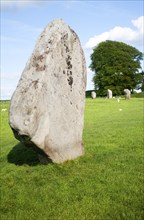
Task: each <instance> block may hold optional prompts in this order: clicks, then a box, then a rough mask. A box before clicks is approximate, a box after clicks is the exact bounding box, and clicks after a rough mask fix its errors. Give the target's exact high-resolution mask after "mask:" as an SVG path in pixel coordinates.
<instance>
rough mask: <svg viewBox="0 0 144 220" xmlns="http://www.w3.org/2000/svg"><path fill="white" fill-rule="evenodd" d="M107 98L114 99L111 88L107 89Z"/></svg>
mask: <svg viewBox="0 0 144 220" xmlns="http://www.w3.org/2000/svg"><path fill="white" fill-rule="evenodd" d="M107 98H108V99H112V91H111V90H110V89H108V90H107Z"/></svg>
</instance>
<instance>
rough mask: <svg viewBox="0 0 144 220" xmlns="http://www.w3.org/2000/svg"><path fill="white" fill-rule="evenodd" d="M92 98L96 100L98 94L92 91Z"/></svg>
mask: <svg viewBox="0 0 144 220" xmlns="http://www.w3.org/2000/svg"><path fill="white" fill-rule="evenodd" d="M91 97H92V99H96V92H94V91H92V92H91Z"/></svg>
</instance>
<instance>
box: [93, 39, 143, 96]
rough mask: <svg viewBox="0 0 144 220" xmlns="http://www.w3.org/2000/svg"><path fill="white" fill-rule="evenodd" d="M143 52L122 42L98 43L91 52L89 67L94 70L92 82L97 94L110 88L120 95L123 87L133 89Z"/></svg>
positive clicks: (138, 77) (103, 92)
mask: <svg viewBox="0 0 144 220" xmlns="http://www.w3.org/2000/svg"><path fill="white" fill-rule="evenodd" d="M142 59H143V54H142V53H141V52H140V51H138V50H137V49H136V48H134V47H132V46H129V45H127V44H125V43H122V42H117V41H110V40H107V41H105V42H102V43H100V44H99V45H98V46H97V47H95V48H94V49H93V53H92V54H91V64H90V68H91V70H92V71H94V72H95V74H94V77H93V82H94V85H95V90H97V93H98V94H99V95H105V94H106V92H107V89H111V90H112V91H113V94H114V95H120V94H122V93H123V90H124V89H134V88H135V87H136V85H137V84H139V83H140V82H139V81H140V78H141V77H140V76H139V74H140V70H141V64H140V61H141V60H142Z"/></svg>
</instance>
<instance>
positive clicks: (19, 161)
mask: <svg viewBox="0 0 144 220" xmlns="http://www.w3.org/2000/svg"><path fill="white" fill-rule="evenodd" d="M7 160H8V162H9V163H13V164H15V165H19V166H21V165H24V164H27V165H29V166H36V165H38V164H39V165H40V164H48V163H51V162H52V161H51V160H50V159H49V158H47V157H46V155H43V154H39V153H38V152H36V151H35V149H33V148H32V147H25V146H24V145H23V144H21V143H18V144H17V145H15V146H14V147H13V148H12V150H11V151H10V152H9V154H8V155H7Z"/></svg>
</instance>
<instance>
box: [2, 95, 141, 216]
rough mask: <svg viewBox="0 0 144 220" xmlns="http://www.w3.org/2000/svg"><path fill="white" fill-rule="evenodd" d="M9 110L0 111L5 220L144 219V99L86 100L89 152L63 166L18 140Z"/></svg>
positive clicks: (85, 140)
mask: <svg viewBox="0 0 144 220" xmlns="http://www.w3.org/2000/svg"><path fill="white" fill-rule="evenodd" d="M6 108H8V104H6ZM120 108H121V109H122V111H119V109H120ZM7 114H8V112H2V113H1V116H2V117H1V137H2V140H1V219H2V220H3V219H6V220H7V219H8V220H14V219H17V220H22V219H24V220H27V219H28V220H29V219H32V220H33V219H44V220H59V219H60V220H63V219H64V220H71V219H72V220H83V219H95V220H100V219H102V220H106V219H112V220H113V219H116V220H117V219H118V220H123V219H124V220H135V219H137V220H142V219H143V217H144V216H143V207H144V202H143V201H144V194H143V189H144V188H143V183H144V182H143V168H144V163H143V158H144V151H143V99H141V98H140V99H134V98H133V99H131V100H130V101H126V100H121V101H120V102H119V103H118V102H117V100H114V99H113V100H106V99H101V98H99V99H96V100H92V99H86V108H85V127H84V133H83V140H84V145H85V155H84V156H83V157H80V158H78V159H76V160H73V161H68V162H65V163H63V164H60V165H58V164H48V165H41V164H40V163H39V161H38V158H37V154H36V153H35V152H34V151H33V150H32V149H27V148H25V147H24V146H22V145H21V144H19V142H18V141H17V140H15V139H14V137H13V134H12V132H11V130H10V128H9V126H8V124H7Z"/></svg>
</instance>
